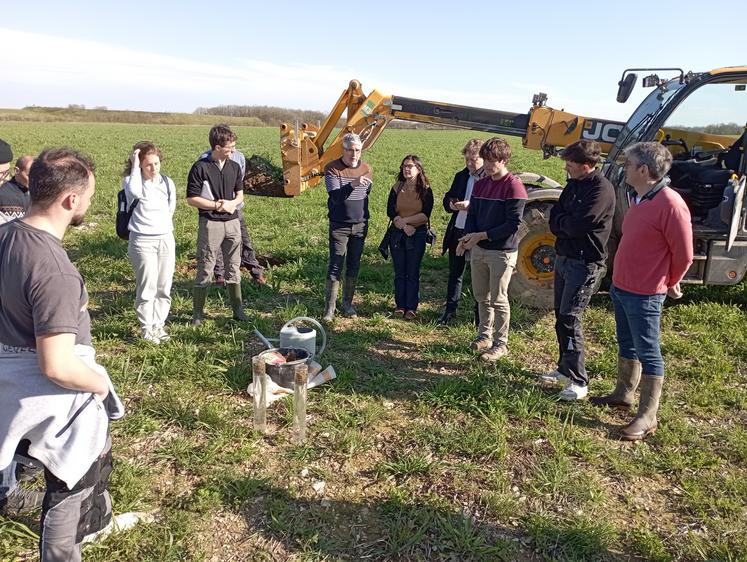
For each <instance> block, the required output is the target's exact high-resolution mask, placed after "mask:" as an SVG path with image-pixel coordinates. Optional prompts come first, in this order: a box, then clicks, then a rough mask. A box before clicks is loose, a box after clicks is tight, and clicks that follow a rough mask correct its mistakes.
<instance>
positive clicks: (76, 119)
mask: <svg viewBox="0 0 747 562" xmlns="http://www.w3.org/2000/svg"><path fill="white" fill-rule="evenodd" d="M3 121H25V122H38V123H58V122H63V123H137V124H142V123H148V124H151V125H206V126H208V127H210V126H212V125H214V124H215V123H218V122H221V123H229V124H230V125H232V126H233V125H235V126H237V127H238V126H242V125H243V126H247V127H261V126H262V125H263V123H262V121H260V120H259V119H257V118H255V117H223V116H221V117H216V116H214V115H195V114H192V113H167V112H151V111H117V110H112V109H71V108H67V107H29V108H24V109H1V108H0V122H3Z"/></svg>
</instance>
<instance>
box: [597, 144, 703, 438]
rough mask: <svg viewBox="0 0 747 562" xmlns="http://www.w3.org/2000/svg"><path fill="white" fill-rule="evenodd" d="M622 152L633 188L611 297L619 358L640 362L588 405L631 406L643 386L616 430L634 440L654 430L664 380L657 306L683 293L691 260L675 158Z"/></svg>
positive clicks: (659, 151) (639, 148)
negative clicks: (629, 417)
mask: <svg viewBox="0 0 747 562" xmlns="http://www.w3.org/2000/svg"><path fill="white" fill-rule="evenodd" d="M625 156H626V162H625V181H626V182H627V183H628V184H629V185H631V186H632V187H633V189H634V191H633V192H631V194H630V208H629V209H628V212H627V214H626V215H625V220H624V221H623V225H622V239H621V241H620V246H619V247H618V249H617V254H615V262H614V269H613V273H612V285H613V286H612V289H611V290H610V295H611V296H612V302H613V304H614V307H615V324H616V330H617V345H618V348H619V355H620V357H623V358H625V359H628V360H632V361H635V362H637V363H636V367H635V368H631V369H627V370H624V371H619V372H618V377H617V385H616V387H615V390H614V391H613V392H612V394H609V395H607V396H602V397H597V398H592V399H591V403H592V404H594V405H597V406H615V407H618V408H624V409H629V408H630V407H631V406H632V405H633V399H634V393H635V390H636V388H637V387H638V386H639V383H640V390H641V397H640V402H639V405H638V413H637V414H636V416H635V418H634V419H633V421H632V422H631V423H629V424H628V425H626V426H625V427H624V428H622V430H621V437H622V438H623V439H624V440H626V441H637V440H640V439H643V438H644V437H646V436H647V435H650V434H652V433H654V431H656V427H657V420H656V413H657V411H658V409H659V398H660V397H661V389H662V383H663V382H664V362H663V360H662V357H661V346H660V342H659V324H660V320H661V310H662V306H663V304H664V299H665V298H666V297H667V296H669V297H672V298H679V297H681V296H682V291H681V290H680V281H681V280H682V278H683V277H684V275H685V273H686V272H687V270H688V268H689V267H690V264H691V263H692V261H693V239H692V236H693V235H692V226H691V224H690V212H689V211H688V209H687V205H685V202H684V201H683V200H682V197H680V195H679V194H678V193H677V192H676V191H674V190H673V189H671V188H670V187H668V184H669V178H668V177H667V176H666V173H667V172H668V171H669V168H670V167H671V166H672V155H671V153H670V152H669V151H668V150H667V149H666V147H664V146H663V145H661V144H659V143H657V142H641V143H637V144H634V145H633V146H631V147H629V148H628V149H627V150H626V151H625Z"/></svg>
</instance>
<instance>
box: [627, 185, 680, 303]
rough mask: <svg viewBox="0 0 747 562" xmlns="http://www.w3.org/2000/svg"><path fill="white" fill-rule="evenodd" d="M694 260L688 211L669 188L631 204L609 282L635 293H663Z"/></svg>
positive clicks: (676, 281)
mask: <svg viewBox="0 0 747 562" xmlns="http://www.w3.org/2000/svg"><path fill="white" fill-rule="evenodd" d="M692 262H693V232H692V226H691V224H690V211H689V210H688V208H687V205H685V202H684V201H683V200H682V197H680V195H679V193H677V192H676V191H674V190H673V189H671V188H669V187H665V188H664V189H662V190H661V191H659V192H658V193H657V194H656V195H654V197H652V198H651V199H644V200H643V201H641V203H639V204H638V205H636V204H635V203H632V204H631V206H630V209H628V212H627V214H626V215H625V220H623V226H622V240H621V241H620V246H619V247H618V248H617V253H616V254H615V263H614V270H613V273H612V283H613V284H614V285H615V287H617V288H618V289H622V290H623V291H628V292H630V293H635V294H638V295H655V294H660V293H666V292H667V289H669V288H670V287H673V286H674V285H676V284H677V283H679V282H680V281H681V280H682V277H683V276H684V275H685V273H686V272H687V270H688V268H689V267H690V264H691V263H692Z"/></svg>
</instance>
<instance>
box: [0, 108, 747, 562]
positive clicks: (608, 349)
mask: <svg viewBox="0 0 747 562" xmlns="http://www.w3.org/2000/svg"><path fill="white" fill-rule="evenodd" d="M207 130H208V127H207V125H200V126H190V125H182V126H166V125H137V124H98V123H97V124H87V125H81V124H68V123H20V122H4V123H3V133H2V134H3V137H4V138H5V139H6V140H8V141H10V142H11V143H12V144H13V147H14V151H15V152H16V153H18V154H22V153H24V152H30V153H35V152H38V151H39V150H41V149H42V148H43V147H45V146H50V145H60V144H67V145H71V146H74V147H77V148H80V149H82V150H84V151H87V152H89V153H90V154H92V155H93V157H94V158H95V160H96V163H97V168H98V171H97V194H96V196H95V198H94V202H93V205H92V208H91V211H90V214H89V217H88V221H89V223H88V225H87V226H86V227H85V228H81V229H79V230H75V229H73V230H72V231H71V232H70V233H69V234H68V236H67V238H66V246H67V248H68V251H69V253H70V255H71V257H72V258H73V260H74V261H75V263H76V265H77V267H78V268H79V269H80V270H81V272H82V273H83V275H84V277H85V278H86V283H87V287H88V290H89V294H90V299H91V302H90V310H91V316H92V325H93V333H94V339H95V343H96V347H97V350H98V352H99V358H100V360H101V362H102V363H103V364H105V365H106V366H107V368H108V370H109V372H110V373H111V374H112V376H113V379H114V382H115V384H116V385H117V387H118V388H119V390H120V394H121V395H122V396H123V398H124V400H125V402H126V405H127V408H128V411H129V414H128V416H127V417H125V418H124V419H123V420H122V421H120V422H117V423H114V424H112V432H113V438H114V454H115V462H116V464H115V470H114V473H113V477H112V494H113V498H114V505H115V510H116V511H118V512H123V511H128V510H143V511H153V512H154V513H155V514H156V515H157V518H156V521H155V522H154V523H153V524H149V525H147V526H146V525H144V526H139V527H137V528H135V529H133V530H132V531H129V532H127V533H123V534H119V535H114V536H112V537H110V538H109V539H107V540H106V541H104V542H102V543H101V544H97V545H92V546H90V547H87V549H86V554H85V556H86V559H87V560H102V561H103V560H122V561H129V560H132V561H134V560H175V561H176V560H216V561H218V560H221V561H222V560H294V561H311V560H313V561H322V560H359V559H366V560H408V561H409V560H486V561H492V560H548V561H549V560H655V561H670V560H746V559H747V538H745V533H744V529H745V528H747V488H746V487H745V484H744V483H745V482H747V431H746V430H745V427H747V385H745V363H746V361H747V312H745V308H746V307H747V296H745V295H746V294H747V291H746V290H745V289H746V287H745V284H744V283H742V284H740V285H737V286H735V287H693V286H688V287H687V290H686V296H685V298H684V299H683V300H682V301H681V302H677V303H669V304H668V305H667V306H666V308H665V312H664V317H663V322H662V333H663V348H664V355H665V361H666V364H667V379H666V382H665V390H664V397H663V400H662V407H661V415H660V429H659V431H658V432H657V433H656V435H654V436H653V437H652V438H650V439H648V440H647V441H646V442H645V443H640V444H628V443H622V442H620V441H618V440H616V439H614V434H615V433H614V432H615V429H616V428H618V427H620V426H621V425H623V424H625V423H626V422H627V421H628V420H629V419H630V418H629V416H628V415H626V414H624V413H621V412H617V411H612V410H596V409H594V408H592V407H591V406H590V405H589V404H586V403H581V404H563V403H559V402H558V401H557V399H556V393H555V392H553V391H551V390H548V389H543V388H540V387H538V386H537V384H536V383H535V377H536V374H538V373H540V372H544V371H546V370H548V369H549V368H550V367H552V366H553V360H554V356H555V353H556V343H555V341H554V330H553V319H552V318H551V315H547V314H542V313H538V312H536V311H533V310H530V309H527V308H524V307H522V306H521V305H518V304H514V306H513V307H512V328H511V334H510V341H509V345H510V348H511V354H510V355H509V356H508V357H507V358H505V359H503V360H501V361H500V362H499V363H498V364H496V365H493V366H487V365H483V364H480V363H478V362H477V361H475V360H474V358H473V356H472V354H471V353H470V352H469V350H468V343H469V341H470V340H471V338H472V337H473V327H472V325H471V311H470V310H467V309H469V308H470V307H469V306H464V307H463V308H462V309H461V310H460V311H459V315H458V321H457V323H456V324H455V325H453V326H451V327H448V328H446V329H440V328H437V327H436V326H435V320H436V319H437V318H438V314H439V312H440V308H441V306H442V300H443V298H444V293H445V285H446V277H447V271H448V267H447V264H446V260H445V258H443V257H441V256H440V251H439V250H438V249H437V248H436V249H434V250H433V251H432V252H430V253H429V254H428V255H427V256H426V258H425V262H424V266H423V273H422V284H421V286H422V293H423V302H422V310H421V312H420V316H421V319H420V321H419V322H418V323H415V324H413V323H405V322H403V321H399V320H394V319H392V318H391V317H390V315H389V309H390V308H391V306H392V285H391V283H392V282H391V279H392V269H391V264H389V263H386V262H384V261H383V260H382V259H381V258H380V256H378V253H377V252H376V249H375V248H376V244H377V243H378V240H379V239H380V237H381V235H382V234H383V231H384V228H385V226H386V221H385V220H384V216H385V213H384V210H385V204H386V196H387V191H388V189H389V187H390V185H391V184H392V183H393V180H394V177H395V172H396V170H397V167H398V165H399V163H400V160H401V158H402V156H403V155H404V154H406V153H410V152H414V153H417V154H419V155H421V156H422V158H423V160H424V162H425V166H426V170H427V171H428V174H429V176H430V178H431V181H432V184H433V188H434V190H435V192H436V199H437V201H438V200H440V198H441V196H442V194H443V193H444V192H445V191H446V190H447V189H448V187H449V184H450V181H451V177H452V176H453V173H454V172H455V171H456V170H458V169H459V168H460V166H461V160H460V155H459V150H460V148H461V147H462V146H463V144H464V143H465V141H466V140H467V139H468V138H470V137H471V136H472V134H471V133H469V132H458V131H401V130H391V131H387V132H386V133H385V134H384V135H383V136H382V138H381V139H380V141H379V142H378V144H377V145H376V147H375V148H374V149H373V150H371V151H369V152H367V153H366V155H365V158H366V159H367V160H368V161H369V162H371V163H372V165H373V167H374V181H375V183H374V190H373V193H372V196H371V212H372V217H373V218H372V221H371V228H370V234H369V240H368V243H367V246H366V251H365V253H364V257H363V267H362V272H361V277H360V285H361V287H360V290H359V292H358V293H357V297H356V306H357V308H358V311H359V314H360V317H359V318H358V319H356V320H349V319H338V320H336V321H335V322H334V324H333V325H332V326H331V328H330V329H329V333H328V335H329V347H328V351H327V352H325V354H324V356H323V357H322V363H323V364H324V365H327V364H332V365H333V366H334V367H335V370H336V372H337V375H338V377H337V379H336V380H335V381H334V382H333V383H331V384H327V385H323V386H321V387H319V388H316V389H313V390H311V391H310V392H309V405H308V414H309V418H308V419H309V428H308V435H309V441H308V443H306V444H304V445H302V446H296V445H292V444H291V443H290V440H289V438H290V424H291V419H292V416H291V409H290V400H287V399H286V400H281V401H279V402H278V403H276V404H275V405H273V406H272V407H271V408H270V410H269V416H268V423H269V425H270V427H271V430H272V432H271V434H270V435H268V436H260V435H259V434H257V433H255V432H254V430H253V427H252V405H251V400H250V398H249V397H248V396H247V395H246V393H245V392H244V389H245V388H246V385H247V384H248V383H249V381H250V379H251V362H250V358H251V356H252V355H254V354H256V353H257V352H258V351H259V350H260V348H261V346H260V344H259V342H257V340H256V339H255V338H254V336H253V333H252V331H253V329H254V327H255V326H256V327H258V328H259V329H260V331H261V332H262V333H264V334H265V335H267V336H270V337H273V336H276V335H277V332H278V330H279V328H280V327H281V326H282V325H283V323H284V322H285V321H287V320H288V319H290V318H292V317H294V316H299V315H309V316H312V317H319V316H320V313H321V310H322V300H323V291H324V288H323V279H324V274H325V270H326V260H327V231H326V228H327V222H326V217H325V215H326V195H325V193H324V192H323V191H322V190H319V189H317V190H314V191H312V192H310V193H308V194H304V195H303V196H302V197H299V198H295V199H262V198H257V197H250V198H248V201H247V214H246V216H247V221H248V224H249V228H250V231H251V233H252V236H253V238H254V242H255V245H256V248H257V250H258V252H259V254H260V255H261V256H263V257H266V258H269V259H270V261H271V263H272V264H273V265H272V266H271V267H269V269H268V279H269V284H268V286H267V287H259V286H257V285H255V284H252V283H251V282H250V281H249V279H248V278H246V279H245V281H244V286H243V289H244V295H245V300H246V303H247V305H248V306H247V309H248V312H249V313H250V314H251V315H252V317H253V323H252V324H249V325H241V324H239V323H236V322H234V321H232V320H230V319H229V318H230V310H229V308H228V306H227V298H226V296H225V294H224V293H223V292H222V291H221V290H217V289H216V290H214V291H212V292H211V295H210V297H209V300H208V312H209V313H210V315H211V318H212V319H211V320H209V321H208V322H206V323H205V325H203V326H200V327H199V328H193V327H191V326H189V325H188V320H189V317H190V314H191V297H190V287H191V283H192V278H193V275H194V254H195V225H196V213H195V211H194V210H193V209H190V208H188V207H187V206H186V205H184V204H183V202H180V204H179V205H178V209H177V213H176V217H175V227H176V237H177V274H176V278H175V283H174V291H173V306H172V313H171V318H170V332H171V334H172V336H173V339H172V341H171V342H169V343H166V344H164V345H161V346H154V345H151V344H147V343H144V342H142V341H141V340H139V339H138V338H137V333H138V331H137V322H136V318H135V313H134V309H133V300H134V276H133V274H132V270H131V268H130V265H129V263H128V261H127V256H126V244H125V243H124V242H122V241H120V240H119V239H117V238H116V237H115V234H114V226H113V217H114V201H115V194H116V191H117V190H118V189H119V181H120V180H119V172H120V171H121V167H122V164H123V162H124V160H125V158H126V156H127V154H128V151H129V148H130V147H131V145H132V144H133V143H134V142H136V141H138V140H142V139H143V138H147V139H152V140H154V141H156V142H157V143H158V144H159V145H160V146H161V147H162V149H163V151H164V154H165V161H164V164H163V171H164V172H165V173H167V174H168V175H170V176H172V177H173V178H174V180H175V182H176V184H177V186H179V188H180V190H183V189H184V186H185V182H186V175H187V172H188V170H189V166H190V165H191V163H192V161H193V160H194V158H195V157H196V156H197V155H199V154H200V153H201V152H202V151H203V150H204V148H205V146H206V144H207V141H206V137H207ZM236 130H237V132H238V134H239V140H238V145H239V147H240V148H242V149H244V151H245V152H246V154H247V156H250V155H251V154H258V155H260V156H263V157H265V158H268V159H269V160H271V161H273V162H275V163H278V161H279V156H278V154H277V131H275V130H274V129H256V128H244V127H237V128H236ZM512 146H513V147H514V149H515V155H514V159H513V162H512V168H513V169H515V170H525V171H537V172H542V173H545V174H547V175H549V176H551V177H555V178H561V177H562V167H561V165H560V162H559V161H558V160H549V161H543V160H542V159H541V155H540V154H538V153H535V152H525V151H522V150H521V148H520V146H519V143H518V142H514V141H512ZM446 220H447V216H446V214H445V213H444V212H443V211H441V210H440V207H439V208H437V209H436V210H435V211H434V216H433V221H432V222H433V223H434V226H435V227H436V228H437V230H438V231H439V232H440V233H443V232H444V227H445V224H446ZM466 285H467V287H466V288H465V291H466V293H467V294H466V295H465V299H466V301H465V302H469V298H470V296H469V289H468V284H466ZM585 328H586V334H587V340H588V358H587V362H588V367H589V370H590V372H591V373H592V375H593V377H594V379H593V381H592V392H597V391H599V392H603V391H607V390H609V389H610V388H611V387H612V384H613V382H614V372H615V368H616V350H615V332H614V319H613V315H612V309H611V306H610V303H609V300H608V298H607V296H606V295H604V294H599V295H597V296H596V297H594V299H593V300H592V304H591V307H590V309H589V310H588V313H587V315H586V318H585ZM37 532H38V522H37V521H36V518H35V517H33V516H32V517H28V518H19V519H16V520H10V519H5V518H0V559H2V560H6V559H8V560H15V559H22V560H34V559H35V556H36V555H35V549H36V541H37V537H36V533H37Z"/></svg>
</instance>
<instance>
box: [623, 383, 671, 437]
mask: <svg viewBox="0 0 747 562" xmlns="http://www.w3.org/2000/svg"><path fill="white" fill-rule="evenodd" d="M663 384H664V377H663V376H657V375H646V374H644V375H643V376H642V377H641V400H640V402H639V403H638V413H637V414H636V416H635V418H633V421H632V422H630V423H629V424H628V425H626V426H625V427H623V428H622V429H621V430H620V438H621V439H623V440H624V441H640V440H641V439H643V438H645V437H647V436H649V435H651V434H653V433H654V432H655V431H656V427H657V426H658V423H657V421H656V412H658V411H659V398H661V387H662V385H663Z"/></svg>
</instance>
